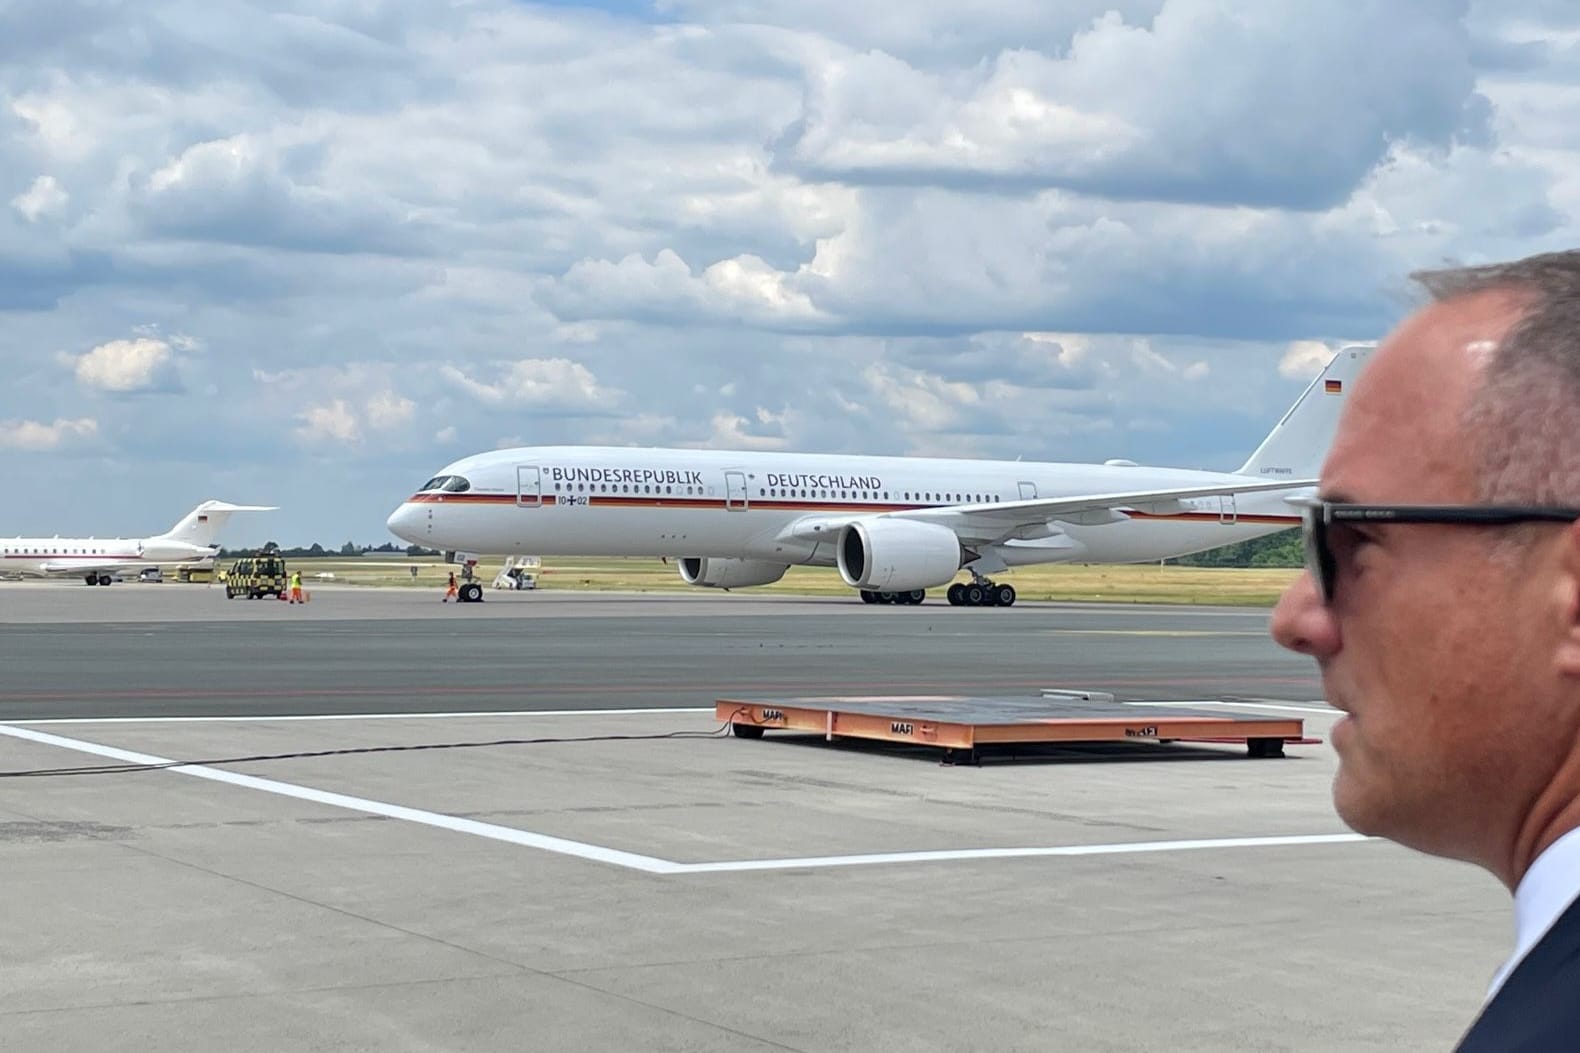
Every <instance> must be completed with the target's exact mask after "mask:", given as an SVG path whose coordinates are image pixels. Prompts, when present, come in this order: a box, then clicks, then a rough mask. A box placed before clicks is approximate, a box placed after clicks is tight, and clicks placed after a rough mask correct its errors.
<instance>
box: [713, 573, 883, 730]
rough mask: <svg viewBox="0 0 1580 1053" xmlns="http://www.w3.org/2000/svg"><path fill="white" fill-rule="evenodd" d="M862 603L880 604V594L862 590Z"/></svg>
mask: <svg viewBox="0 0 1580 1053" xmlns="http://www.w3.org/2000/svg"><path fill="white" fill-rule="evenodd" d="M861 602H862V603H877V602H878V594H877V593H876V592H873V591H872V590H871V589H862V590H861ZM739 726H740V725H738V724H737V725H736V727H739Z"/></svg>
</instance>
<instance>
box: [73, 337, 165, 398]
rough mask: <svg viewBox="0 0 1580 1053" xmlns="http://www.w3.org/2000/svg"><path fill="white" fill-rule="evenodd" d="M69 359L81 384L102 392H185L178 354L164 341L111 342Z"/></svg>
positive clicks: (138, 339)
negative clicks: (180, 374) (178, 371)
mask: <svg viewBox="0 0 1580 1053" xmlns="http://www.w3.org/2000/svg"><path fill="white" fill-rule="evenodd" d="M68 358H69V360H70V362H71V364H72V370H73V372H74V373H75V374H76V376H77V382H78V383H80V384H82V385H83V386H84V387H88V388H93V389H95V390H98V391H104V392H109V393H111V394H117V395H139V394H149V393H153V392H171V391H179V390H181V380H180V377H179V376H177V374H176V371H175V353H174V351H173V350H172V349H171V346H170V344H168V343H167V342H165V341H164V340H158V339H154V338H151V337H142V336H140V337H137V338H136V339H133V340H111V341H109V342H108V343H104V344H100V345H99V346H97V347H95V348H93V349H92V350H91V351H88V352H87V353H86V354H83V355H78V356H75V357H70V356H68Z"/></svg>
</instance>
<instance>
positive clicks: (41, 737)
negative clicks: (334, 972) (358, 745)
mask: <svg viewBox="0 0 1580 1053" xmlns="http://www.w3.org/2000/svg"><path fill="white" fill-rule="evenodd" d="M0 735H9V736H11V737H12V738H18V739H25V740H27V741H29V742H38V743H42V744H43V745H46V746H59V747H60V748H61V749H68V750H75V751H77V752H78V753H91V754H93V755H94V756H97V757H108V758H110V759H111V760H118V761H123V762H125V763H127V764H170V763H172V761H171V759H170V758H168V757H155V756H153V755H151V754H148V753H134V752H132V751H131V750H123V749H116V748H115V747H114V746H101V745H99V744H98V743H95V742H84V741H82V740H81V739H68V738H62V737H61V736H59V735H51V734H48V733H47V732H43V731H32V730H29V729H28V728H18V727H9V726H7V725H3V724H0ZM165 770H166V771H171V772H175V773H176V774H178V775H190V776H192V777H194V778H198V779H209V780H212V781H214V782H223V783H228V784H229V785H231V786H240V787H242V788H243V789H248V790H259V791H261V792H263V793H273V794H278V795H279V796H281V797H295V798H296V799H298V800H302V801H311V802H313V803H314V804H322V805H327V806H328V807H330V808H344V809H346V810H348V811H352V812H365V813H367V814H368V815H382V816H385V817H387V818H390V819H400V820H402V821H404V822H408V823H419V824H421V825H423V826H434V827H438V828H440V829H442V830H453V831H455V832H456V833H460V834H471V835H472V836H473V837H486V838H488V839H489V840H491V841H504V842H506V843H507V844H513V845H521V846H523V847H525V848H539V849H542V850H543V851H545V852H555V853H558V854H559V855H564V856H576V857H577V858H579V859H590V860H592V861H594V862H597V863H612V864H614V865H615V866H622V867H628V868H630V869H632V870H641V871H645V872H647V873H649V874H673V873H675V864H674V863H671V862H669V861H668V860H667V859H655V858H654V857H652V856H643V855H637V854H635V853H633V852H621V851H619V850H618V849H613V848H604V847H602V846H600V845H589V844H583V843H582V842H580V841H568V840H566V839H565V838H562V837H550V836H548V835H547V834H534V833H532V832H530V831H527V830H515V829H512V828H511V827H508V826H495V825H494V824H493V823H480V822H478V821H476V820H475V819H461V818H458V817H456V816H453V815H444V814H442V813H439V812H426V811H423V810H422V809H420V808H406V807H404V806H402V805H398V804H386V803H385V802H383V801H370V800H368V799H367V798H365V797H349V796H347V795H345V794H342V793H329V792H328V791H325V790H315V789H313V788H312V787H310V786H297V785H294V784H293V783H288V782H279V781H277V780H275V779H259V778H256V777H254V776H251V775H239V774H237V773H236V772H230V771H224V770H222V769H220V768H210V767H206V766H204V765H201V764H182V765H177V766H176V767H173V768H166V769H165Z"/></svg>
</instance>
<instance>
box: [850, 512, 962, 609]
mask: <svg viewBox="0 0 1580 1053" xmlns="http://www.w3.org/2000/svg"><path fill="white" fill-rule="evenodd" d="M837 551H838V555H837V557H836V558H837V560H838V563H839V574H840V577H842V578H844V579H845V584H847V585H849V586H850V587H851V588H854V589H870V590H872V591H874V592H905V591H908V590H911V589H926V588H931V587H932V586H934V585H942V584H944V583H945V582H947V581H948V580H949V579H950V578H953V577H954V576H955V573H956V572H957V571H958V570H959V569H960V564H961V562H962V555H963V554H962V552H961V550H960V539H959V538H957V537H955V532H954V531H953V530H950V529H949V528H948V527H942V526H938V525H937V524H936V523H918V522H915V521H913V520H909V519H858V520H856V521H855V522H854V523H850V524H848V525H847V526H845V527H843V528H842V529H841V530H840V534H839V545H838V550H837Z"/></svg>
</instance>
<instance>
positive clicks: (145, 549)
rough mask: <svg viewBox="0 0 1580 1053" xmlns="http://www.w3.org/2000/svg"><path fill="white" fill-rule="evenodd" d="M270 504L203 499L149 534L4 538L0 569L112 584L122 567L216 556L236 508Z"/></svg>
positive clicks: (0, 542)
mask: <svg viewBox="0 0 1580 1053" xmlns="http://www.w3.org/2000/svg"><path fill="white" fill-rule="evenodd" d="M272 511H274V508H273V507H272V506H264V505H232V504H226V503H225V502H224V501H204V502H203V503H202V504H200V505H198V506H197V507H196V508H194V509H193V510H192V511H191V512H189V513H187V515H186V518H184V519H182V520H181V522H179V523H177V524H176V525H175V526H173V527H171V528H170V529H169V530H168V531H166V532H165V533H163V534H159V535H157V536H154V537H145V538H92V537H12V538H0V568H3V569H4V570H5V572H6V573H7V574H13V575H16V574H20V575H25V576H30V577H41V578H48V577H61V576H69V575H73V574H74V575H76V576H78V577H80V578H82V580H84V581H86V582H87V583H88V584H89V585H108V584H109V583H110V582H111V581H112V580H113V576H114V575H115V574H117V573H118V572H120V571H125V570H139V569H142V568H145V567H157V566H159V565H161V564H171V563H193V562H198V561H201V560H205V559H210V558H212V557H213V556H214V555H215V554H217V552H218V551H219V546H218V544H217V541H218V539H219V532H220V529H221V528H222V527H224V525H225V522H226V521H227V520H228V519H230V517H231V515H232V513H235V512H272Z"/></svg>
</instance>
